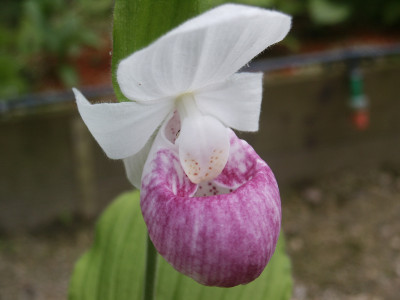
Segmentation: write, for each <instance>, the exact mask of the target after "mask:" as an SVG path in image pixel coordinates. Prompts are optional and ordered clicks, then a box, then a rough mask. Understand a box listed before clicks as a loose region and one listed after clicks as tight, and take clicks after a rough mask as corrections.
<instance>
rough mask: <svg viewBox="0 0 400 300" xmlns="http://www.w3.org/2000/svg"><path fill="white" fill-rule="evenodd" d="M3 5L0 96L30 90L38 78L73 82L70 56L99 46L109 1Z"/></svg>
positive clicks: (25, 0) (59, 0) (51, 0)
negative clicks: (86, 47)
mask: <svg viewBox="0 0 400 300" xmlns="http://www.w3.org/2000/svg"><path fill="white" fill-rule="evenodd" d="M3 7H5V8H6V9H5V10H2V12H1V13H0V17H1V27H0V42H1V45H2V48H1V52H0V63H1V65H2V68H1V69H0V82H1V83H0V97H1V98H3V97H10V96H13V95H16V94H19V93H22V92H27V91H29V90H32V89H33V88H34V87H35V86H37V84H38V83H40V82H41V81H42V80H43V79H44V78H56V79H57V80H60V81H61V82H62V83H63V84H64V85H65V86H72V85H75V84H77V82H78V77H77V73H76V70H75V69H74V67H73V66H72V65H71V64H70V62H71V59H72V58H74V57H77V56H78V55H79V54H80V50H81V49H82V47H83V46H90V47H97V46H99V45H100V43H101V37H102V35H104V34H102V33H101V32H104V31H105V30H109V29H108V27H110V23H111V22H107V20H108V19H111V9H112V1H111V0H81V1H73V0H23V1H9V0H6V3H5V4H3ZM107 16H108V18H107ZM106 26H107V27H106ZM106 28H107V29H106Z"/></svg>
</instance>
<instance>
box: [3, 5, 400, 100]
mask: <svg viewBox="0 0 400 300" xmlns="http://www.w3.org/2000/svg"><path fill="white" fill-rule="evenodd" d="M132 1H138V2H140V1H139V0H132ZM158 1H160V0H158ZM201 1H204V3H207V5H208V6H217V5H219V4H222V3H225V2H228V1H226V0H201ZM156 2H157V1H156ZM229 2H237V3H243V4H249V5H256V6H261V7H266V8H272V9H276V10H280V11H283V12H286V13H288V14H290V15H292V16H293V17H294V30H292V33H291V35H290V36H289V37H288V38H287V39H285V41H286V43H287V45H289V46H290V44H291V43H292V44H293V45H296V44H298V41H299V38H298V36H299V35H304V34H306V35H307V34H308V35H310V33H311V34H313V33H314V32H315V30H317V31H318V32H320V33H321V34H322V35H323V36H324V35H325V34H326V32H325V31H324V30H325V28H327V27H334V26H338V25H340V26H339V27H340V28H342V31H345V33H346V32H347V31H348V30H347V28H350V27H351V28H352V29H354V28H361V29H363V30H368V29H372V30H374V31H376V30H377V29H378V30H379V29H387V28H397V29H399V28H400V0H230V1H229ZM113 3H114V1H113V0H2V9H1V10H0V45H1V48H0V64H1V68H0V99H2V98H9V97H12V96H15V95H17V94H20V93H24V92H28V91H32V90H34V89H35V88H36V87H38V84H39V83H43V81H44V79H48V78H56V79H57V80H59V81H61V82H62V83H64V85H65V86H71V85H74V84H76V83H77V80H78V77H77V73H76V70H75V69H74V68H73V67H72V66H71V64H70V62H71V59H72V58H74V57H76V56H77V55H79V53H80V50H81V49H82V47H83V46H91V47H99V46H100V44H101V38H102V37H104V36H107V34H108V33H109V32H111V12H112V7H113ZM321 29H322V30H321ZM296 35H297V36H296ZM312 36H313V35H312Z"/></svg>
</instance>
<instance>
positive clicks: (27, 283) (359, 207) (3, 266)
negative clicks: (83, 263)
mask: <svg viewBox="0 0 400 300" xmlns="http://www.w3.org/2000/svg"><path fill="white" fill-rule="evenodd" d="M282 204H283V228H284V230H285V233H286V237H287V250H288V252H289V254H290V256H291V257H292V263H293V272H294V278H295V289H294V296H293V300H305V299H307V300H308V299H310V300H313V299H323V300H330V299H345V300H346V299H348V300H372V299H374V300H381V299H385V300H386V299H388V300H392V299H393V300H395V299H396V300H397V299H399V298H398V297H399V295H400V173H399V172H395V171H393V170H390V171H388V170H385V171H382V170H373V171H370V172H367V173H362V174H361V173H358V174H357V173H354V172H343V173H340V174H336V175H331V176H330V177H329V178H321V179H319V180H318V181H315V182H308V183H302V184H299V185H297V186H294V187H291V188H290V189H288V188H287V189H284V190H283V191H282ZM92 232H93V228H92V226H91V225H87V224H86V225H85V224H82V223H78V224H74V225H71V224H70V225H69V226H52V227H49V228H47V229H44V230H41V231H40V232H35V233H31V234H29V235H28V234H23V235H18V236H12V237H2V238H0V299H1V300H13V299H17V300H20V299H23V300H25V299H26V300H31V299H44V300H46V299H49V300H50V299H51V300H57V299H66V293H67V287H68V280H69V277H70V274H71V271H72V268H73V264H74V262H75V261H76V259H77V258H78V257H79V256H80V255H81V254H82V253H83V252H84V251H85V250H86V249H87V248H88V247H89V245H90V243H91V239H92Z"/></svg>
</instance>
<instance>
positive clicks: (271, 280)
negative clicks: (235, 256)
mask: <svg viewBox="0 0 400 300" xmlns="http://www.w3.org/2000/svg"><path fill="white" fill-rule="evenodd" d="M146 237H147V230H146V226H145V224H144V221H143V218H142V214H141V211H140V205H139V192H138V191H134V192H130V193H125V194H123V195H121V196H120V197H118V198H117V199H116V200H115V201H114V202H113V203H112V204H111V205H110V206H109V207H108V209H107V210H106V211H105V212H104V214H103V215H102V216H101V218H100V220H99V222H98V224H97V227H96V235H95V241H94V245H93V246H92V248H91V249H90V250H89V251H88V252H87V253H86V254H84V255H83V256H82V258H81V259H80V260H79V261H78V263H77V264H76V266H75V270H74V273H73V276H72V279H71V282H70V289H69V300H88V299H91V300H97V299H101V300H115V299H118V300H128V299H129V300H132V299H141V297H142V293H143V284H144V283H143V280H144V271H145V270H144V269H145V253H146ZM156 276H157V277H156V278H157V281H156V287H155V298H156V299H160V300H187V299H193V300H200V299H215V300H217V299H230V300H231V299H232V300H235V299H237V300H238V299H254V300H258V299H263V300H268V299H271V300H287V299H290V297H291V293H292V278H291V267H290V261H289V259H288V257H287V256H286V254H285V250H284V241H283V238H282V236H281V237H280V239H279V242H278V246H277V248H276V251H275V254H274V255H273V257H272V259H271V261H270V263H269V264H268V266H267V268H266V269H265V270H264V272H263V273H262V274H261V276H260V277H259V278H258V279H256V280H255V281H253V282H252V283H250V284H248V285H242V286H238V287H234V288H229V289H227V288H217V287H206V286H202V285H200V284H198V283H197V282H195V281H194V280H192V279H191V278H189V277H186V276H184V275H182V274H180V273H178V272H177V271H175V269H173V268H172V267H171V266H170V265H169V264H168V263H167V262H166V261H165V260H164V259H163V258H162V257H161V256H159V255H158V267H157V275H156Z"/></svg>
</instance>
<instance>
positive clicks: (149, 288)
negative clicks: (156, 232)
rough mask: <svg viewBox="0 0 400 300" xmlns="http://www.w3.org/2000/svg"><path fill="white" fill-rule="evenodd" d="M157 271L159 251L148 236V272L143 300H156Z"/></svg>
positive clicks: (146, 271)
mask: <svg viewBox="0 0 400 300" xmlns="http://www.w3.org/2000/svg"><path fill="white" fill-rule="evenodd" d="M156 271H157V251H156V249H155V248H154V245H153V243H152V242H151V240H150V237H149V236H147V253H146V270H145V277H144V290H143V300H154V291H155V283H156Z"/></svg>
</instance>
